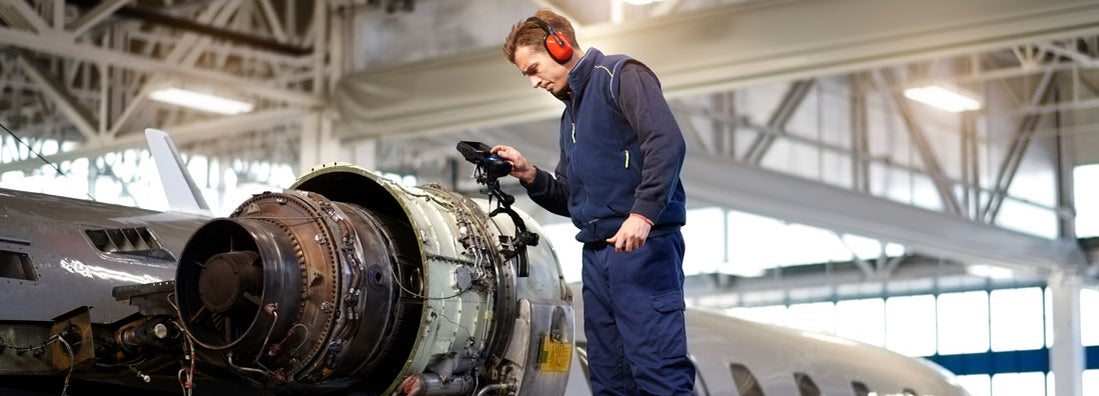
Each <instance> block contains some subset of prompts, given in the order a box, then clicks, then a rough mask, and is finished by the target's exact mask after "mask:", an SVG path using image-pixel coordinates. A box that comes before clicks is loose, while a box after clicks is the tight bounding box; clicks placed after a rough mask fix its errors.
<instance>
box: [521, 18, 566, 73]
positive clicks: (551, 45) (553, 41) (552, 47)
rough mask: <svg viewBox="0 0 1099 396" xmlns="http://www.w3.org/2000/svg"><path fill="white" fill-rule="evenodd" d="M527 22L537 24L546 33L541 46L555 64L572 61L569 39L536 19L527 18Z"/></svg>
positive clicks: (539, 19)
mask: <svg viewBox="0 0 1099 396" xmlns="http://www.w3.org/2000/svg"><path fill="white" fill-rule="evenodd" d="M527 21H528V22H534V23H537V24H538V26H539V27H541V28H542V30H545V31H546V39H545V40H543V44H545V46H546V52H549V54H550V57H551V58H553V60H555V61H557V63H565V62H568V61H569V59H572V44H569V39H568V37H565V34H564V33H561V32H558V31H557V29H554V28H553V26H550V25H549V24H548V23H546V21H543V20H542V19H541V18H538V17H530V18H527Z"/></svg>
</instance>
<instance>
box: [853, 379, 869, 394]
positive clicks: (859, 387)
mask: <svg viewBox="0 0 1099 396" xmlns="http://www.w3.org/2000/svg"><path fill="white" fill-rule="evenodd" d="M851 388H852V389H854V390H855V396H870V388H868V387H866V384H864V383H862V382H859V381H851Z"/></svg>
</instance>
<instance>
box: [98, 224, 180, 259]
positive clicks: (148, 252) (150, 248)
mask: <svg viewBox="0 0 1099 396" xmlns="http://www.w3.org/2000/svg"><path fill="white" fill-rule="evenodd" d="M85 233H86V234H88V239H90V240H91V242H92V245H95V247H96V248H97V249H99V250H100V251H102V252H104V253H115V254H128V255H133V256H144V257H148V258H154V259H161V260H171V261H175V260H176V258H175V256H172V253H171V252H169V251H168V250H166V249H164V248H163V247H162V246H160V242H159V241H157V239H156V236H154V235H153V233H151V232H149V230H148V229H146V228H145V227H137V228H115V229H102V230H86V231H85Z"/></svg>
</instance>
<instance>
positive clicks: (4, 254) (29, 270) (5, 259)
mask: <svg viewBox="0 0 1099 396" xmlns="http://www.w3.org/2000/svg"><path fill="white" fill-rule="evenodd" d="M0 278H12V279H20V280H29V281H37V280H38V272H36V271H35V270H34V265H33V264H31V257H30V256H28V255H27V254H26V253H20V252H9V251H7V250H0Z"/></svg>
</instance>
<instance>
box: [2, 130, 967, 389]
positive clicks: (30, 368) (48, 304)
mask: <svg viewBox="0 0 1099 396" xmlns="http://www.w3.org/2000/svg"><path fill="white" fill-rule="evenodd" d="M150 136H156V135H155V134H150ZM168 147H170V145H169V146H168ZM478 147H481V146H478ZM169 151H174V150H169ZM465 154H467V153H466V152H463V155H465ZM484 154H485V153H483V152H481V151H476V150H474V151H473V152H472V156H473V158H474V159H477V158H479V157H478V156H480V155H484ZM470 158H471V157H470V156H467V159H470ZM175 162H176V164H179V163H180V161H178V158H177V160H176V161H175ZM471 162H472V161H471ZM159 164H160V162H159V161H158V166H159ZM496 166H499V163H493V164H490V166H489V167H488V168H486V169H487V170H488V171H490V172H495V173H494V174H497V175H499V174H501V173H500V172H501V170H500V169H496V168H493V167H496ZM478 169H479V170H485V169H482V168H481V165H479V168H478ZM503 174H506V171H505V172H503ZM477 176H478V178H479V181H481V182H483V183H484V184H486V185H487V186H488V187H489V192H490V197H492V198H494V200H495V203H496V204H497V206H496V207H493V206H492V203H493V202H492V201H489V200H484V199H470V198H468V197H464V196H462V195H460V194H457V193H454V192H450V191H447V190H445V189H443V188H441V187H438V186H422V187H405V186H400V185H397V184H394V183H391V182H389V181H387V180H385V179H383V178H381V177H378V176H377V175H375V174H374V173H372V172H370V171H368V170H365V169H361V168H357V167H353V166H348V165H340V164H329V165H326V166H322V167H318V168H315V169H314V170H313V171H311V172H309V173H308V174H306V175H304V176H302V177H301V178H300V179H299V180H298V181H297V182H296V183H295V185H294V186H292V187H291V188H290V189H287V190H284V191H281V192H268V193H264V194H257V195H256V196H253V197H252V198H251V199H249V200H247V201H246V202H244V203H242V204H241V205H240V206H239V207H238V208H237V210H236V211H235V212H234V213H233V214H232V215H230V216H229V217H226V218H218V219H210V218H208V217H204V216H200V215H196V214H194V213H191V211H188V210H184V211H183V212H164V213H160V212H153V211H146V210H140V209H135V208H129V207H123V206H117V205H107V204H100V203H94V202H87V201H81V200H75V199H68V198H60V197H55V196H50V195H44V194H32V193H23V192H17V191H10V190H0V285H2V287H0V394H3V395H20V396H22V395H43V394H54V395H56V394H62V395H64V394H66V392H72V393H74V394H78V393H89V394H91V393H102V392H106V393H112V392H115V393H117V392H121V393H124V394H133V393H135V392H137V393H140V394H145V395H150V394H154V395H167V394H183V395H185V396H187V395H192V394H195V395H229V394H232V395H234V396H238V395H240V396H243V395H274V394H280V395H285V394H332V395H337V394H338V395H387V396H389V395H478V396H485V395H563V394H568V395H580V394H586V393H590V390H589V388H588V387H587V381H586V380H585V379H586V377H585V374H584V373H585V370H584V367H585V365H584V361H585V360H584V353H585V350H584V345H585V344H584V342H583V333H582V331H579V330H578V329H581V328H582V324H578V323H577V322H578V321H579V318H580V317H581V316H582V315H580V314H576V315H574V313H573V312H574V308H573V307H574V304H576V305H575V306H577V307H578V306H579V293H573V292H572V289H570V287H569V285H567V284H566V283H565V282H564V280H563V277H562V275H561V270H560V267H559V264H558V261H557V258H556V255H555V253H554V251H553V249H552V246H550V245H549V243H548V242H547V241H545V240H542V241H541V243H538V241H539V238H538V236H539V235H540V234H541V230H540V228H539V226H538V225H537V224H536V223H534V222H533V221H532V220H531V219H530V218H529V217H528V216H526V215H525V214H523V213H521V212H517V211H510V210H509V209H510V208H509V207H507V206H508V205H509V204H510V202H509V198H510V197H509V196H507V195H506V194H503V193H502V192H501V191H500V190H499V186H498V185H494V184H493V183H494V181H495V180H494V179H492V178H491V177H489V178H485V173H483V172H479V173H478V174H477ZM185 178H186V177H184V179H185ZM177 180H178V178H177ZM196 190H197V189H195V188H194V187H193V186H191V187H185V188H184V189H180V190H176V191H181V192H178V194H187V193H188V191H190V192H194V191H196ZM502 203H507V205H503V204H502ZM180 205H181V206H188V205H190V206H192V209H194V210H195V211H198V212H201V211H202V209H204V208H202V205H201V199H198V198H196V199H193V200H189V201H184V202H183V203H181V204H180ZM499 214H506V215H507V216H498V215H499ZM574 299H575V301H574ZM687 321H688V334H689V338H690V340H689V346H690V350H691V352H692V353H693V354H694V356H693V357H694V360H695V362H696V365H697V366H698V368H699V377H698V381H697V386H696V393H697V394H699V395H742V396H763V395H822V394H827V395H847V394H853V395H872V394H873V395H886V394H895V395H919V396H929V395H935V396H956V395H965V392H964V391H962V390H961V389H960V388H958V387H957V386H955V385H953V384H952V383H951V382H950V376H949V374H948V373H945V372H944V371H942V370H937V369H935V368H934V367H933V366H931V365H929V364H927V363H925V362H921V361H920V360H918V359H912V358H907V357H903V356H900V355H897V354H895V353H892V352H889V351H886V350H884V349H881V348H874V347H870V346H866V345H861V344H858V343H853V342H847V341H842V340H838V339H834V338H831V337H823V336H812V335H808V334H806V333H802V332H797V331H793V330H789V329H783V328H779V327H775V326H768V325H762V324H756V323H752V322H748V321H743V320H739V319H735V318H731V317H727V316H724V315H720V314H714V313H709V312H702V311H698V310H693V309H692V310H689V311H688V312H687ZM574 347H575V348H574ZM569 362H571V364H570V363H569Z"/></svg>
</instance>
